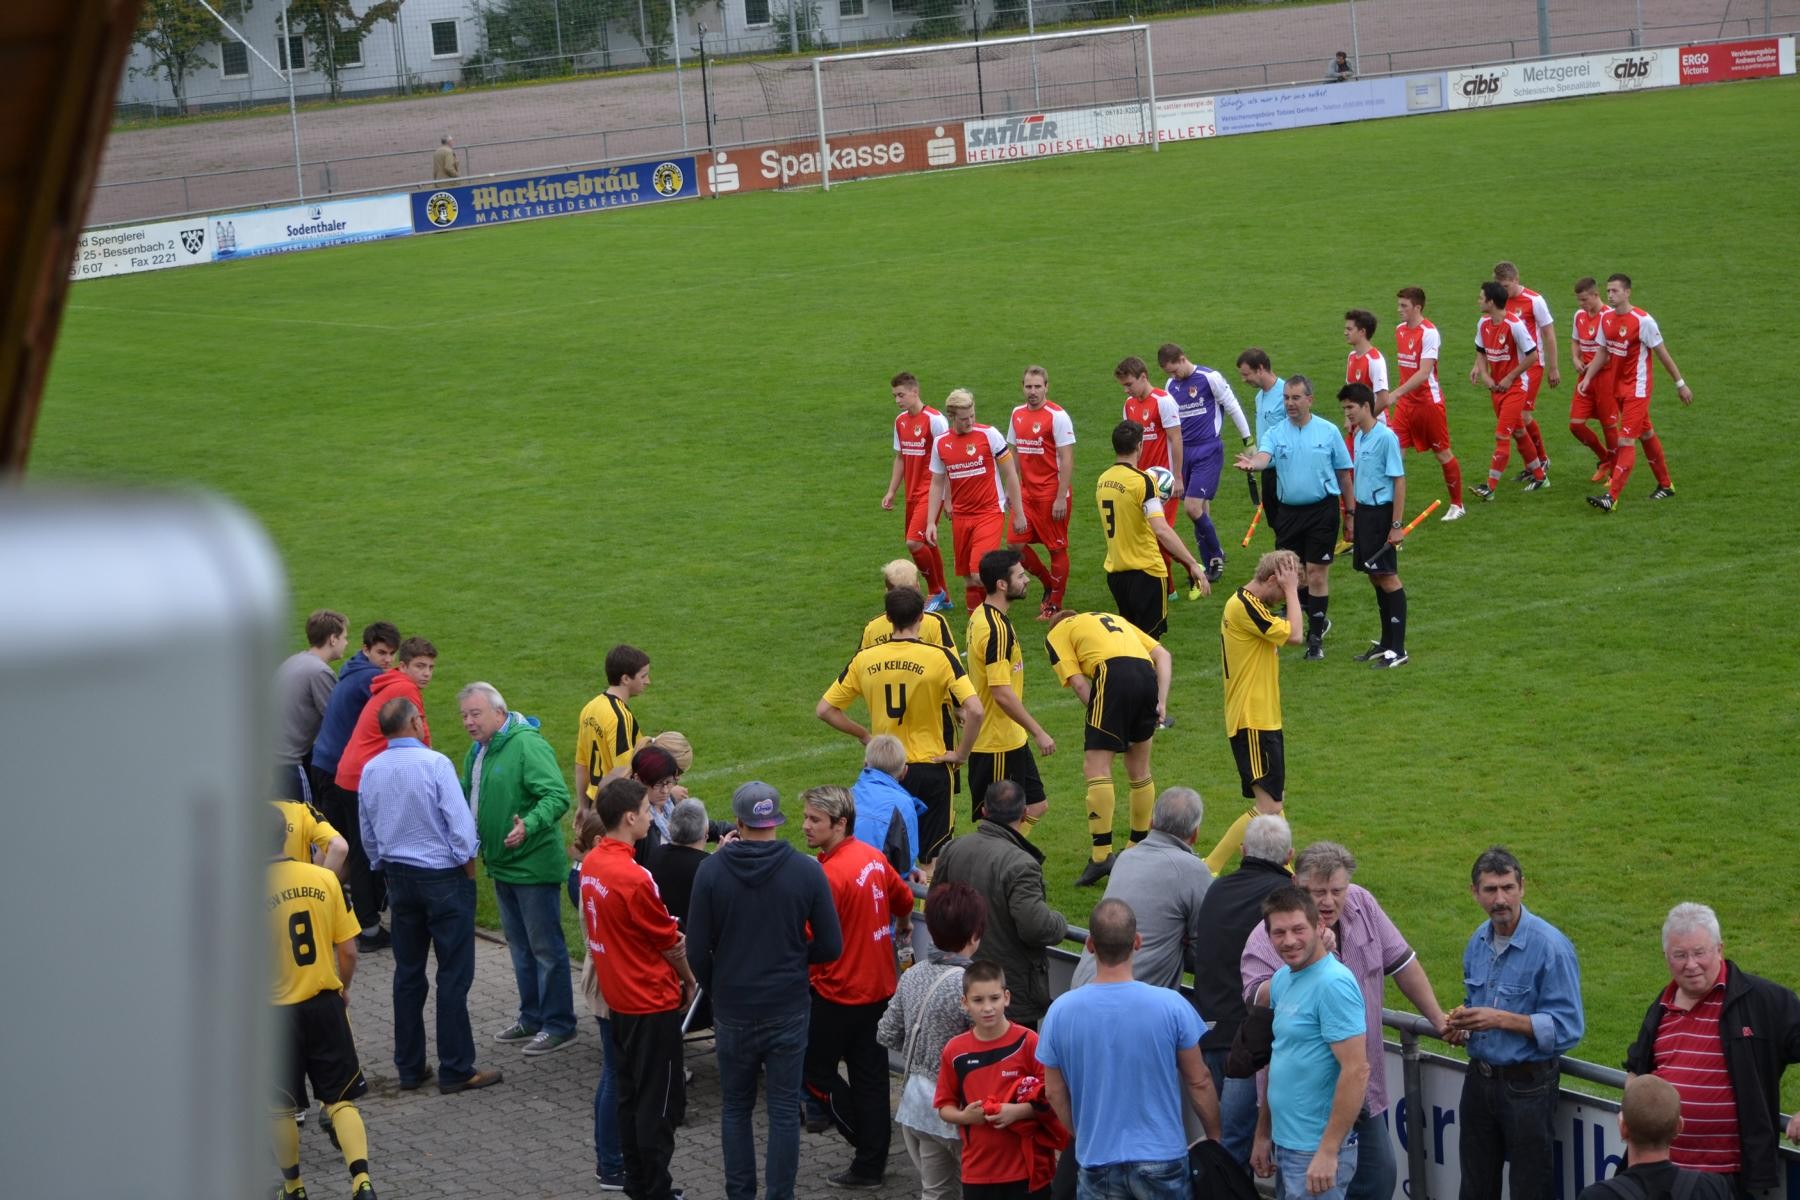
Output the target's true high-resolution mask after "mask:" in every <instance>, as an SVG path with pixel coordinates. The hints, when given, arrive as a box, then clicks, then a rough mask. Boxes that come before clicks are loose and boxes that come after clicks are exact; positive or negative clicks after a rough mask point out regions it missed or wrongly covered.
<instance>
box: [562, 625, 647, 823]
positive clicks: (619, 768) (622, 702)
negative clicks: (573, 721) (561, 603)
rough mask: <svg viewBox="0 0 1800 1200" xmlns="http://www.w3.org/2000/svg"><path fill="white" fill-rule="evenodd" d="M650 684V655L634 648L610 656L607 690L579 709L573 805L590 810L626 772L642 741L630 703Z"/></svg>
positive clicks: (617, 650) (614, 650)
mask: <svg viewBox="0 0 1800 1200" xmlns="http://www.w3.org/2000/svg"><path fill="white" fill-rule="evenodd" d="M649 686H650V656H649V655H648V654H645V653H644V652H643V651H642V650H639V649H638V648H637V647H636V646H614V647H613V648H612V649H611V650H608V651H607V652H606V690H605V691H604V692H601V693H600V694H599V695H598V696H595V697H594V698H593V699H592V700H589V701H588V702H587V704H586V706H584V707H583V708H582V710H581V723H580V730H579V732H578V733H577V734H576V736H575V807H576V811H577V813H579V811H580V810H581V809H582V808H583V807H592V806H593V803H594V798H595V797H596V796H598V795H599V794H600V785H601V784H603V783H605V782H606V781H607V780H609V779H612V778H615V777H617V776H620V775H623V774H625V769H626V768H627V767H629V766H631V756H632V755H633V754H634V753H636V751H637V748H638V747H639V746H641V745H643V743H644V740H645V739H644V735H643V733H642V732H641V731H640V730H639V729H638V723H637V718H636V717H634V716H632V715H631V707H630V705H631V701H632V700H634V699H636V698H637V697H639V696H641V695H643V694H644V689H645V688H647V687H649Z"/></svg>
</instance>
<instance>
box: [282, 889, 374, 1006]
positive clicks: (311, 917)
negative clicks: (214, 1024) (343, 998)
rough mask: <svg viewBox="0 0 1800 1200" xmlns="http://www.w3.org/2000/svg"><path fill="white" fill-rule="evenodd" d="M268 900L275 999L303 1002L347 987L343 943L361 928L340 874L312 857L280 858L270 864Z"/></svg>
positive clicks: (288, 1002)
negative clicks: (340, 959)
mask: <svg viewBox="0 0 1800 1200" xmlns="http://www.w3.org/2000/svg"><path fill="white" fill-rule="evenodd" d="M267 904H268V909H269V930H270V933H271V936H272V937H273V938H274V941H273V942H272V943H271V945H272V946H273V948H274V964H275V973H274V980H273V986H272V988H271V991H270V999H271V1000H272V1001H273V1002H274V1003H276V1004H298V1003H300V1002H301V1001H302V1000H310V999H312V998H313V997H314V996H316V995H318V994H319V993H320V992H336V991H340V990H342V989H343V986H344V981H343V980H341V979H339V978H338V973H337V947H338V945H339V944H340V943H343V942H347V941H349V940H350V939H351V938H353V937H355V936H356V934H357V932H358V930H357V924H356V916H355V914H354V913H352V912H351V911H350V905H349V904H348V903H346V902H345V900H344V887H343V885H342V884H340V883H339V882H338V878H337V876H336V875H333V874H332V873H331V872H330V871H327V870H326V869H325V868H324V867H315V866H313V865H312V864H311V863H303V862H295V861H294V860H293V859H291V858H284V859H280V860H278V861H276V862H274V863H271V864H270V865H269V889H268V899H267Z"/></svg>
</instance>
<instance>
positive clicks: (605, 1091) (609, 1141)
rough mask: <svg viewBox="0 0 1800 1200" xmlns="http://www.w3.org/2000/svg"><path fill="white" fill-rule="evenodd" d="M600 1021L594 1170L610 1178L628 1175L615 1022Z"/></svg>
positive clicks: (595, 1104)
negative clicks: (621, 1138)
mask: <svg viewBox="0 0 1800 1200" xmlns="http://www.w3.org/2000/svg"><path fill="white" fill-rule="evenodd" d="M594 1020H596V1021H598V1022H599V1023H600V1082H599V1083H598V1084H596V1085H595V1087H594V1169H595V1170H596V1171H599V1172H600V1173H601V1174H602V1175H605V1176H607V1177H608V1178H611V1179H618V1178H621V1177H622V1176H623V1175H624V1174H625V1152H624V1151H623V1150H621V1149H620V1148H619V1086H618V1083H617V1081H616V1080H614V1078H613V1047H612V1022H610V1021H608V1020H607V1019H606V1018H605V1017H595V1018H594Z"/></svg>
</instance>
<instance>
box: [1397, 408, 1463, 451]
mask: <svg viewBox="0 0 1800 1200" xmlns="http://www.w3.org/2000/svg"><path fill="white" fill-rule="evenodd" d="M1388 427H1389V428H1390V429H1392V430H1393V431H1394V436H1395V437H1397V438H1399V439H1400V448H1401V449H1402V450H1430V451H1434V452H1435V451H1438V450H1448V449H1449V448H1450V424H1449V422H1448V421H1446V420H1445V419H1444V406H1443V405H1441V404H1435V403H1433V402H1432V401H1430V400H1414V399H1413V398H1412V397H1410V396H1408V397H1405V398H1404V399H1402V400H1401V401H1400V403H1399V404H1398V405H1396V406H1395V407H1394V408H1391V409H1389V410H1388Z"/></svg>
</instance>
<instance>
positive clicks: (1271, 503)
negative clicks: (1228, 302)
mask: <svg viewBox="0 0 1800 1200" xmlns="http://www.w3.org/2000/svg"><path fill="white" fill-rule="evenodd" d="M1237 369H1238V378H1240V379H1242V380H1243V381H1244V384H1245V386H1247V387H1252V388H1255V389H1256V396H1255V398H1254V399H1253V400H1252V402H1251V405H1250V409H1251V412H1252V413H1253V414H1254V415H1255V417H1256V436H1257V437H1259V438H1260V437H1261V436H1262V435H1263V431H1264V430H1266V429H1268V428H1269V427H1270V426H1271V425H1274V424H1275V423H1276V422H1278V421H1285V420H1287V403H1286V395H1285V391H1286V388H1287V381H1286V380H1284V379H1282V378H1281V376H1279V375H1277V374H1275V368H1274V366H1273V364H1271V363H1270V362H1269V352H1268V351H1267V350H1263V349H1261V348H1259V347H1256V346H1252V347H1250V348H1249V349H1248V350H1246V351H1244V352H1243V353H1242V354H1240V355H1238V356H1237ZM1248 480H1249V483H1250V503H1252V504H1260V505H1262V510H1263V519H1264V520H1265V521H1267V522H1268V525H1269V532H1271V533H1273V532H1274V531H1275V514H1276V512H1278V511H1279V510H1280V508H1281V500H1280V498H1279V497H1278V496H1276V494H1275V491H1276V489H1275V468H1274V467H1265V468H1263V473H1262V488H1261V490H1260V491H1259V490H1258V488H1257V486H1256V476H1254V475H1251V476H1249V477H1248Z"/></svg>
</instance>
